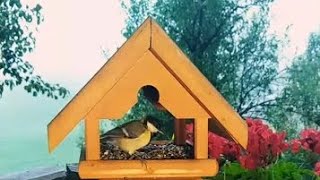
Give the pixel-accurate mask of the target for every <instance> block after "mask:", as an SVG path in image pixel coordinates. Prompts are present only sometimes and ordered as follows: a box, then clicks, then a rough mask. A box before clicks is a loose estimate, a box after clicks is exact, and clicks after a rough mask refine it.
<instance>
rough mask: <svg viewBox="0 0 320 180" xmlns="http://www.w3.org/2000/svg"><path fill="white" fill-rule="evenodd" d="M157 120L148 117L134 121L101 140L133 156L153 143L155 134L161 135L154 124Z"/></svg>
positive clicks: (112, 131)
mask: <svg viewBox="0 0 320 180" xmlns="http://www.w3.org/2000/svg"><path fill="white" fill-rule="evenodd" d="M155 123H156V122H155V118H153V117H151V116H146V117H145V118H143V119H142V120H133V121H130V122H128V123H125V124H123V125H121V126H119V127H116V128H114V129H112V130H110V131H108V132H106V133H105V134H103V135H102V136H101V140H103V141H106V142H109V143H110V144H113V145H115V146H118V147H119V148H120V149H121V150H123V151H125V152H128V153H129V154H130V155H132V154H133V153H134V152H135V151H136V150H138V149H140V148H143V147H145V146H146V145H148V144H149V142H150V141H151V137H152V134H153V133H161V134H163V132H162V131H160V130H159V129H158V128H157V127H156V126H155V125H154V124H155Z"/></svg>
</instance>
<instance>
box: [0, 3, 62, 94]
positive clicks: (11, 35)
mask: <svg viewBox="0 0 320 180" xmlns="http://www.w3.org/2000/svg"><path fill="white" fill-rule="evenodd" d="M41 9H42V8H41V6H40V5H39V4H38V5H36V6H35V7H33V8H31V7H29V6H25V5H23V4H22V3H21V1H20V0H0V73H2V74H3V78H1V79H0V97H1V95H2V93H3V91H4V90H5V89H10V90H12V89H13V88H14V87H16V86H19V85H22V86H24V89H25V90H26V91H27V92H29V93H31V94H32V95H33V96H37V95H38V94H39V93H41V94H44V95H47V96H48V97H51V98H55V99H57V98H58V97H65V96H66V95H67V94H68V91H67V90H66V89H65V88H63V87H61V86H59V85H58V84H49V83H47V82H45V81H44V80H43V79H42V78H41V77H40V76H37V75H35V74H34V70H33V67H32V65H31V64H30V63H29V62H28V61H26V60H25V59H24V55H25V54H26V53H29V52H31V51H32V50H33V49H34V48H35V41H36V40H35V36H34V31H35V30H36V27H37V26H38V25H39V24H40V23H41V22H42V21H43V17H42V15H41Z"/></svg>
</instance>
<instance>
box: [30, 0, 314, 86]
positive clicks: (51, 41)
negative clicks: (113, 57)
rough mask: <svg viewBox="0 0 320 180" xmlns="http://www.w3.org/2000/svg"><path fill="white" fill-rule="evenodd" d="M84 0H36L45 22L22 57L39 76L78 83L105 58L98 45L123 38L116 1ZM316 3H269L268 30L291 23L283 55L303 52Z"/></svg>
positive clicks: (302, 0) (296, 0) (282, 28)
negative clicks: (31, 48) (33, 45)
mask: <svg viewBox="0 0 320 180" xmlns="http://www.w3.org/2000/svg"><path fill="white" fill-rule="evenodd" d="M28 1H31V0H28ZM33 2H34V1H33ZM90 2H91V3H88V1H76V0H66V1H57V0H54V1H40V3H41V5H42V6H43V14H44V18H45V21H44V22H43V24H42V25H41V26H40V28H39V33H38V35H37V47H36V50H35V51H34V52H33V53H32V54H31V55H29V56H28V59H29V60H30V61H31V62H32V64H33V65H34V66H35V69H36V70H37V72H38V73H39V74H40V75H42V76H43V77H44V78H46V79H49V80H51V81H54V82H59V83H62V84H65V85H67V86H71V87H73V86H77V87H78V86H80V85H83V84H84V82H85V81H87V80H88V79H89V78H90V77H91V76H92V75H93V74H94V72H95V71H97V70H98V69H99V67H101V66H102V64H103V63H105V61H106V59H105V58H104V56H103V54H102V48H104V49H107V50H109V54H111V53H113V52H114V50H115V49H116V48H117V47H119V46H120V45H121V44H122V43H123V42H124V38H123V37H122V35H121V29H122V28H123V27H124V19H125V14H124V13H123V11H122V10H121V7H120V3H119V1H118V0H108V1H106V0H96V1H90ZM319 7H320V1H319V0H276V2H275V3H274V5H273V6H272V30H275V31H277V32H278V33H279V34H282V33H283V32H284V31H285V29H286V27H287V26H288V25H292V26H291V29H290V31H289V35H290V38H291V41H292V44H291V47H290V48H289V49H288V50H287V51H286V52H285V54H286V55H287V56H293V54H294V53H295V50H296V47H298V48H299V50H300V51H299V52H301V51H303V50H304V47H305V43H306V38H307V37H308V34H309V33H310V32H311V31H315V30H317V28H319V24H320V11H319Z"/></svg>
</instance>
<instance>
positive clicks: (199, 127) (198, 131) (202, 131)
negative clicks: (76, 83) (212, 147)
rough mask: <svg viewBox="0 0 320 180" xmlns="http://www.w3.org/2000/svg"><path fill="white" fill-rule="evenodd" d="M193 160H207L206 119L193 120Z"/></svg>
mask: <svg viewBox="0 0 320 180" xmlns="http://www.w3.org/2000/svg"><path fill="white" fill-rule="evenodd" d="M194 136H195V137H194V140H195V146H194V153H195V154H194V155H195V159H208V118H196V119H195V120H194Z"/></svg>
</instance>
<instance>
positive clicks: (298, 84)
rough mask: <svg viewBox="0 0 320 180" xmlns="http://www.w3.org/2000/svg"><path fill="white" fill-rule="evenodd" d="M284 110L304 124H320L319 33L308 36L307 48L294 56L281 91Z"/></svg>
mask: <svg viewBox="0 0 320 180" xmlns="http://www.w3.org/2000/svg"><path fill="white" fill-rule="evenodd" d="M282 96H283V97H282V101H281V102H280V103H281V105H282V106H283V107H285V112H286V113H287V114H290V115H291V116H295V117H296V119H299V121H300V122H302V123H303V124H304V125H306V126H309V127H310V126H313V125H314V124H317V125H320V34H319V33H313V34H311V36H310V39H309V44H308V47H307V50H306V52H305V53H304V54H302V55H300V56H298V57H296V58H295V59H294V62H293V64H292V66H291V68H290V70H289V71H288V84H287V86H286V88H285V89H284V90H283V93H282Z"/></svg>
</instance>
